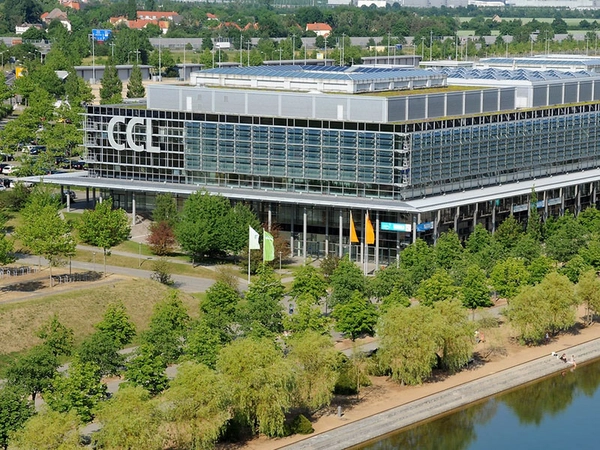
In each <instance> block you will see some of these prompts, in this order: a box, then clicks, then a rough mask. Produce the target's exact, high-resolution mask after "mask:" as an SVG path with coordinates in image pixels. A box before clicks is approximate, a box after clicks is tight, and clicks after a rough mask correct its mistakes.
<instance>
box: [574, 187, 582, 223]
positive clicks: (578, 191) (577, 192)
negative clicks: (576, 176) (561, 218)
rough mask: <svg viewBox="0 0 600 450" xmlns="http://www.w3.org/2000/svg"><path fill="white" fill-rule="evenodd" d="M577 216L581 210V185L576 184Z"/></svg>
mask: <svg viewBox="0 0 600 450" xmlns="http://www.w3.org/2000/svg"><path fill="white" fill-rule="evenodd" d="M575 192H576V193H575V199H576V201H575V205H576V206H575V208H576V211H575V216H578V215H579V212H580V211H581V187H580V186H579V185H577V186H575Z"/></svg>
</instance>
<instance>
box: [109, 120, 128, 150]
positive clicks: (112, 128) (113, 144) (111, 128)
mask: <svg viewBox="0 0 600 450" xmlns="http://www.w3.org/2000/svg"><path fill="white" fill-rule="evenodd" d="M119 122H121V123H123V117H113V118H112V119H110V121H109V122H108V129H107V133H108V142H109V144H110V146H111V147H112V148H114V149H115V150H124V149H125V144H119V143H118V142H117V141H115V135H114V133H115V125H116V124H117V123H119Z"/></svg>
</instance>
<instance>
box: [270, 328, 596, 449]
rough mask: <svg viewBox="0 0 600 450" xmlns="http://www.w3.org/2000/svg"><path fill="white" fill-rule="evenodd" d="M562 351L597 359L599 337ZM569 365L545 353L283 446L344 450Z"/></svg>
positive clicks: (585, 359)
mask: <svg viewBox="0 0 600 450" xmlns="http://www.w3.org/2000/svg"><path fill="white" fill-rule="evenodd" d="M565 352H566V353H567V354H568V355H575V360H576V361H577V362H578V363H583V362H586V361H591V360H594V359H598V358H600V339H596V340H593V341H590V342H586V343H584V344H580V345H577V346H575V347H572V348H570V349H569V350H565ZM569 367H571V366H569V365H566V364H565V363H564V362H562V361H560V360H559V359H557V358H556V357H554V356H550V355H548V356H544V357H542V358H538V359H536V360H534V361H531V362H528V363H525V364H521V365H519V366H516V367H513V368H510V369H506V370H503V371H501V372H498V373H495V374H492V375H489V376H486V377H483V378H480V379H478V380H474V381H471V382H468V383H465V384H463V385H460V386H457V387H454V388H451V389H447V390H445V391H442V392H439V393H437V394H433V395H430V396H428V397H425V398H423V399H420V400H415V401H414V402H411V403H407V404H406V405H402V406H398V407H396V408H393V409H390V410H388V411H384V412H381V413H379V414H375V415H373V416H371V417H367V418H365V419H362V420H358V421H356V422H352V423H349V424H347V425H343V426H341V427H339V428H336V429H333V430H330V431H326V432H324V433H321V434H318V435H316V436H313V437H310V438H307V439H304V440H302V441H300V442H296V443H294V444H291V445H288V446H285V447H282V448H284V449H286V450H301V449H311V450H336V449H340V450H341V449H345V448H348V447H351V446H354V445H358V444H361V443H364V442H366V441H370V440H372V439H376V438H379V437H381V436H383V435H384V434H388V433H391V432H394V431H397V430H399V429H401V428H404V427H407V426H409V425H413V424H415V423H418V422H421V421H424V420H427V419H430V418H432V417H435V416H438V415H440V414H444V413H447V412H449V411H452V410H455V409H457V408H462V407H465V406H467V405H469V404H471V403H473V402H476V401H478V400H482V399H484V398H486V397H490V396H493V395H496V394H499V393H501V392H504V391H506V390H508V389H512V388H515V387H518V386H521V385H523V384H526V383H529V382H531V381H535V380H537V379H540V378H543V377H546V376H549V375H553V374H556V373H558V372H561V371H563V370H565V369H568V368H569Z"/></svg>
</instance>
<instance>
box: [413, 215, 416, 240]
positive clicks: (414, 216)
mask: <svg viewBox="0 0 600 450" xmlns="http://www.w3.org/2000/svg"><path fill="white" fill-rule="evenodd" d="M416 241H417V215H416V214H413V215H412V243H413V244H414V243H415V242H416Z"/></svg>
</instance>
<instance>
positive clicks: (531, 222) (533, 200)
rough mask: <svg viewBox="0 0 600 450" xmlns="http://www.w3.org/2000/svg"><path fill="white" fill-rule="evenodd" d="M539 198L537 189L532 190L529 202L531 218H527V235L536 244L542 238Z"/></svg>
mask: <svg viewBox="0 0 600 450" xmlns="http://www.w3.org/2000/svg"><path fill="white" fill-rule="evenodd" d="M537 203H538V196H537V192H535V188H534V187H532V188H531V197H530V200H529V217H528V218H527V234H528V235H529V236H531V237H532V238H533V239H534V240H535V241H536V242H539V241H540V240H541V238H542V228H541V223H540V220H541V219H540V213H539V212H538V204H537Z"/></svg>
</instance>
